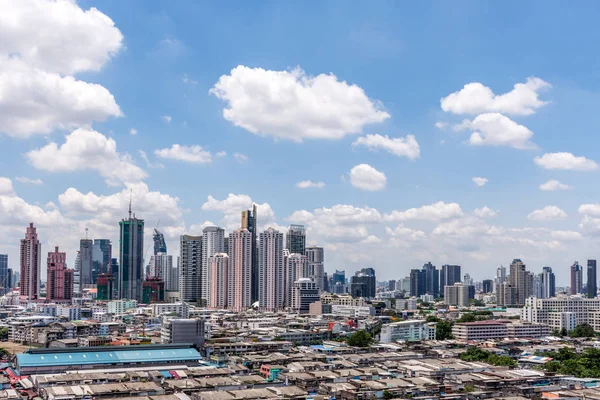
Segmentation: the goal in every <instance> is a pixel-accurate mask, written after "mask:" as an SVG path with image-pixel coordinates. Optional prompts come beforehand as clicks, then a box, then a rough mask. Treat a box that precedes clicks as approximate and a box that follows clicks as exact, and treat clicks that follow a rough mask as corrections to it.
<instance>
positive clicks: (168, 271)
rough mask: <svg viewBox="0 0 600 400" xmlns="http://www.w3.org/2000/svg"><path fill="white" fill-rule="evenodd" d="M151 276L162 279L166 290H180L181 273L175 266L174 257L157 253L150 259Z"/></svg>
mask: <svg viewBox="0 0 600 400" xmlns="http://www.w3.org/2000/svg"><path fill="white" fill-rule="evenodd" d="M150 276H155V277H160V278H161V279H162V280H163V282H164V284H165V290H173V291H177V290H179V271H178V268H177V266H173V256H170V255H168V254H166V253H157V254H156V255H153V256H151V257H150Z"/></svg>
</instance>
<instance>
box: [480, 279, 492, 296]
mask: <svg viewBox="0 0 600 400" xmlns="http://www.w3.org/2000/svg"><path fill="white" fill-rule="evenodd" d="M493 286H494V281H492V280H491V279H484V280H483V281H482V289H483V293H492V292H493V290H494V287H493Z"/></svg>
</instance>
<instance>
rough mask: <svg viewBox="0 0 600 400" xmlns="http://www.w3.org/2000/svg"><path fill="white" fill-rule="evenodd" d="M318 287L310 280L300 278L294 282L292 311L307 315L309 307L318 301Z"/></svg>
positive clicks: (319, 297) (319, 298)
mask: <svg viewBox="0 0 600 400" xmlns="http://www.w3.org/2000/svg"><path fill="white" fill-rule="evenodd" d="M320 300H321V296H319V287H318V286H317V284H316V283H315V281H313V280H312V279H310V278H300V279H298V280H297V281H296V282H294V287H293V290H292V309H293V310H294V311H295V312H297V313H300V314H308V313H309V310H310V305H311V304H312V303H314V302H317V301H320Z"/></svg>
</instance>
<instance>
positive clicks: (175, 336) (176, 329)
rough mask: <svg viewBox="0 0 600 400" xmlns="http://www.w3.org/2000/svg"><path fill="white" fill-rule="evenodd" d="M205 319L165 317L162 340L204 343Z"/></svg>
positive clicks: (162, 325)
mask: <svg viewBox="0 0 600 400" xmlns="http://www.w3.org/2000/svg"><path fill="white" fill-rule="evenodd" d="M204 338H205V332H204V320H203V319H178V318H165V317H163V322H162V324H161V330H160V340H161V343H163V344H168V343H191V344H195V345H197V346H202V345H203V344H204Z"/></svg>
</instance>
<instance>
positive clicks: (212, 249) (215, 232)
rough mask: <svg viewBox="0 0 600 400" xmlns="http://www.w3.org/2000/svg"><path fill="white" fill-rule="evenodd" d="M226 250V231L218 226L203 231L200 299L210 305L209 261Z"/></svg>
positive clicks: (204, 303) (208, 227)
mask: <svg viewBox="0 0 600 400" xmlns="http://www.w3.org/2000/svg"><path fill="white" fill-rule="evenodd" d="M224 250H225V230H224V229H223V228H219V227H216V226H207V227H206V228H204V229H203V230H202V269H201V270H200V299H201V300H202V304H203V305H206V304H208V300H209V299H210V281H211V279H210V268H209V260H210V258H211V257H212V256H214V255H215V254H217V253H223V252H224Z"/></svg>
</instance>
